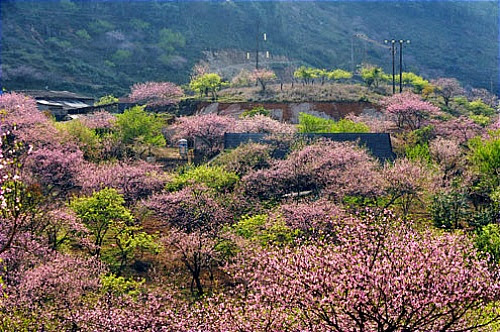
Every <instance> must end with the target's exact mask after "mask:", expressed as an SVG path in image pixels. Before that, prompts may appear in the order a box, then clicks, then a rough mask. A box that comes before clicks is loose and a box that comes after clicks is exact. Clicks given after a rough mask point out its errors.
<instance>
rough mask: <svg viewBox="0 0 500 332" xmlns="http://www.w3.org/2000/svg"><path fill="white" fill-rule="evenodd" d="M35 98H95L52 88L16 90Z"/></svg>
mask: <svg viewBox="0 0 500 332" xmlns="http://www.w3.org/2000/svg"><path fill="white" fill-rule="evenodd" d="M16 92H19V93H22V94H25V95H28V96H31V97H33V98H35V99H85V100H94V98H92V97H87V96H82V95H79V94H76V93H73V92H69V91H50V90H19V91H16Z"/></svg>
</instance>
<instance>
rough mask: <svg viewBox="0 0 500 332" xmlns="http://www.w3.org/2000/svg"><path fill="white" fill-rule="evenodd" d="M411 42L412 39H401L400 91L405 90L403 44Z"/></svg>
mask: <svg viewBox="0 0 500 332" xmlns="http://www.w3.org/2000/svg"><path fill="white" fill-rule="evenodd" d="M404 43H406V44H409V43H410V40H409V39H407V40H403V39H400V40H399V93H401V92H403V44H404Z"/></svg>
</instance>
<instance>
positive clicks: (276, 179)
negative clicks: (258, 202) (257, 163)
mask: <svg viewBox="0 0 500 332" xmlns="http://www.w3.org/2000/svg"><path fill="white" fill-rule="evenodd" d="M377 168H378V164H377V162H376V161H375V160H374V159H373V158H372V157H370V156H369V155H368V154H367V152H366V151H365V150H363V149H360V148H358V147H356V146H355V145H353V144H350V143H338V142H332V141H328V140H325V141H320V142H318V143H316V144H312V145H308V146H306V147H304V148H303V149H302V150H296V151H293V152H291V153H290V155H289V156H288V158H287V159H285V160H276V161H274V162H273V163H272V164H271V167H270V168H268V169H262V170H257V171H255V172H252V173H249V174H248V175H246V176H245V177H243V179H242V181H243V183H244V186H245V191H246V193H247V194H248V195H251V196H259V197H277V196H278V197H279V196H282V195H284V194H292V193H296V194H300V193H301V192H309V191H311V192H313V193H320V192H322V193H324V194H326V195H328V196H331V197H334V198H337V199H340V198H342V197H344V196H345V195H361V196H373V195H376V194H378V193H379V191H380V189H379V188H380V177H379V175H378V172H377Z"/></svg>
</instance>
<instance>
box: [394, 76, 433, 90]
mask: <svg viewBox="0 0 500 332" xmlns="http://www.w3.org/2000/svg"><path fill="white" fill-rule="evenodd" d="M397 81H398V82H399V77H398V78H397ZM403 84H405V85H411V86H412V87H413V91H414V92H415V93H422V91H423V90H424V89H425V88H426V87H427V86H429V84H430V83H429V81H427V80H426V79H424V78H423V77H422V76H419V75H417V74H415V73H412V72H403Z"/></svg>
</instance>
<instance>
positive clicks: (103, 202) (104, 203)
mask: <svg viewBox="0 0 500 332" xmlns="http://www.w3.org/2000/svg"><path fill="white" fill-rule="evenodd" d="M124 204H125V200H124V199H123V196H122V195H120V194H119V193H118V192H117V191H116V190H115V189H110V188H105V189H103V190H101V191H98V192H95V193H94V194H93V195H92V196H90V197H80V198H74V199H73V200H72V201H71V202H70V207H71V209H72V210H73V211H74V212H75V213H76V215H77V216H78V217H79V218H80V220H81V221H82V222H83V223H84V225H85V226H86V227H87V229H88V230H89V231H90V234H91V237H92V239H91V240H93V241H92V246H91V247H90V248H89V251H90V252H91V254H92V255H95V256H97V257H100V255H101V249H102V246H103V243H104V241H105V239H107V238H109V234H110V233H113V234H115V235H116V234H119V233H120V232H122V231H124V230H125V229H126V228H127V227H128V226H130V225H131V224H132V223H133V221H134V218H133V216H132V214H131V213H130V211H129V210H128V209H127V208H126V207H125V206H124Z"/></svg>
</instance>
